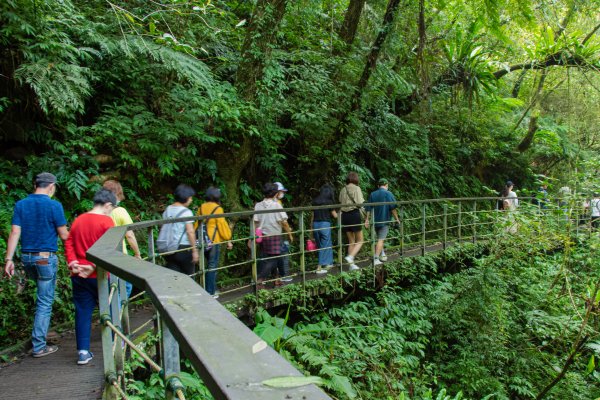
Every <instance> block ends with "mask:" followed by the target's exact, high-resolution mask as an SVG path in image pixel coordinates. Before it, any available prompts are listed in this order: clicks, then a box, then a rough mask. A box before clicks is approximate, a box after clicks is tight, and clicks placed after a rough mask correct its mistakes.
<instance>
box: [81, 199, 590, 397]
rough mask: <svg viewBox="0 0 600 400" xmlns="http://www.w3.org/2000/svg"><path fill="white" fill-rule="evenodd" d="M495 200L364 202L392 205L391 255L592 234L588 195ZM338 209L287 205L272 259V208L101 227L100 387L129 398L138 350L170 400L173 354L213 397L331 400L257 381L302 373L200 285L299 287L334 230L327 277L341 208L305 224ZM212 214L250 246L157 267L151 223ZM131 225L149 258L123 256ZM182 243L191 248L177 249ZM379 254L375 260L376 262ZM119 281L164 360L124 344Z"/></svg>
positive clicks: (370, 248) (175, 388) (367, 249)
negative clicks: (554, 233)
mask: <svg viewBox="0 0 600 400" xmlns="http://www.w3.org/2000/svg"><path fill="white" fill-rule="evenodd" d="M502 200H503V199H501V198H498V197H483V198H457V199H433V200H418V201H399V202H395V203H371V204H365V205H368V206H370V207H378V206H388V205H394V206H395V207H396V210H397V212H398V216H399V222H396V221H390V231H389V234H388V235H387V237H386V238H385V240H384V243H385V252H386V254H387V255H388V256H394V257H402V256H415V255H424V254H425V253H427V252H430V251H437V250H444V249H446V248H447V247H448V246H450V245H453V244H460V243H464V242H476V241H480V240H489V239H490V238H495V237H497V236H498V235H499V234H500V233H505V234H506V233H509V234H513V233H517V232H518V231H519V230H524V229H534V230H535V231H536V232H539V233H540V234H543V231H544V227H545V226H547V225H548V224H558V225H561V226H564V227H566V228H567V229H569V230H574V231H575V233H580V230H583V231H585V232H586V233H588V234H591V233H592V231H593V229H594V228H593V226H592V218H591V217H590V215H589V213H588V212H587V211H586V209H585V202H586V200H585V199H571V200H570V201H568V202H567V201H566V200H565V201H563V200H559V201H556V202H550V201H542V202H540V201H538V200H536V199H532V198H521V199H519V201H520V204H521V205H520V207H518V208H517V209H516V210H514V211H501V210H499V209H498V204H502ZM532 202H533V203H532ZM588 204H589V202H588ZM342 206H352V205H330V206H320V207H298V208H289V209H284V210H283V211H285V212H286V213H287V214H288V220H289V221H290V222H291V224H292V225H293V226H297V229H295V230H293V231H292V233H293V235H294V236H295V237H296V238H297V240H296V241H295V243H292V246H291V247H290V251H289V252H288V253H284V254H278V255H263V256H261V254H260V252H259V244H258V243H257V242H258V239H259V238H258V237H257V236H256V235H255V234H254V232H255V231H256V230H255V228H256V226H255V222H254V218H253V217H254V216H255V215H258V214H267V213H271V212H273V210H264V211H243V212H235V213H227V214H220V215H209V216H196V217H184V218H177V219H170V220H159V221H149V222H142V223H136V224H133V225H129V226H124V227H116V228H113V229H111V230H110V231H108V232H107V233H106V234H105V235H104V236H103V237H102V238H101V239H100V240H98V242H96V244H95V245H94V246H93V247H92V248H90V250H89V251H88V257H89V259H90V260H92V261H93V262H95V263H96V265H97V276H98V291H99V302H100V319H101V322H102V324H103V330H102V345H103V356H104V372H105V378H106V382H107V384H108V385H107V391H108V392H111V391H112V395H113V396H117V397H120V398H122V399H126V398H127V395H126V385H125V375H124V358H125V354H126V353H127V348H129V349H130V350H131V351H135V352H136V353H138V354H139V355H140V357H141V358H142V359H143V360H144V361H145V362H146V363H147V364H148V365H149V366H150V368H151V369H152V370H154V371H155V372H158V373H159V374H160V376H161V377H162V378H163V379H164V381H165V387H166V392H167V393H166V397H167V398H168V399H171V398H178V399H183V398H185V394H184V392H185V388H184V386H183V384H182V382H181V380H180V379H179V378H178V374H179V373H180V359H179V356H180V351H181V352H182V353H183V354H184V355H185V356H186V357H187V358H188V359H189V360H190V361H191V363H192V365H193V366H194V368H195V369H196V371H197V372H198V374H199V376H200V377H201V378H202V380H203V381H204V383H205V384H206V385H207V387H208V388H209V390H210V391H211V393H212V394H213V396H214V397H215V398H217V399H250V400H251V399H259V398H260V399H282V398H293V399H295V398H307V399H308V398H310V399H328V398H329V397H328V396H327V395H326V394H325V393H324V392H323V391H322V390H321V389H319V388H318V387H316V386H314V385H307V386H300V387H295V388H283V389H277V388H272V387H269V386H267V385H264V384H263V382H265V381H266V380H267V379H270V378H273V377H279V376H296V377H300V376H302V374H301V373H300V372H299V371H297V370H296V369H295V368H294V367H293V366H292V365H291V364H290V363H289V362H287V361H286V360H285V359H283V358H282V357H281V356H280V355H279V354H278V353H276V352H275V351H274V350H273V349H271V348H270V347H269V346H267V344H266V343H265V342H264V341H263V340H261V339H260V338H259V337H257V336H256V335H255V334H254V333H253V332H252V331H250V329H248V328H247V327H246V326H245V325H244V324H243V323H242V322H240V321H239V320H238V319H237V318H235V317H234V316H233V315H232V314H231V313H230V312H229V311H227V310H226V309H225V308H224V307H223V306H222V305H221V304H220V303H219V302H217V301H216V300H215V299H214V298H213V297H212V296H211V295H209V294H208V293H207V292H206V291H204V289H203V288H202V287H203V286H204V283H205V280H204V277H205V274H206V273H207V272H219V273H220V274H222V275H224V277H222V279H221V284H220V285H219V290H220V292H221V295H222V296H224V297H227V296H229V299H236V298H241V297H243V296H245V295H247V294H253V295H254V296H257V301H258V296H259V291H260V290H261V288H264V287H265V285H267V286H271V285H273V286H274V288H278V287H279V283H280V282H281V279H282V278H284V279H292V281H293V282H294V283H298V284H300V285H302V287H303V288H304V287H305V285H306V282H307V280H310V279H316V278H318V275H324V274H317V271H318V264H317V261H316V260H315V258H316V253H318V252H319V251H320V250H324V249H323V248H322V249H317V250H313V251H308V250H306V249H305V241H306V239H308V238H309V237H311V236H312V235H313V234H314V233H315V232H317V231H320V230H321V231H322V230H328V231H329V232H330V233H331V236H332V239H333V240H332V242H331V246H330V247H328V248H330V249H331V250H332V251H333V252H334V260H336V261H337V262H336V263H335V265H333V268H331V269H329V270H328V271H327V273H328V274H331V273H338V274H341V273H345V272H347V270H348V267H349V264H348V263H344V254H345V253H346V250H347V248H348V244H345V243H344V239H345V238H344V233H343V229H344V226H342V223H341V222H342V217H341V214H340V213H338V215H337V219H335V220H333V219H332V221H331V222H332V223H331V226H330V227H329V228H319V229H315V228H314V227H313V226H310V224H307V220H309V217H310V216H311V214H312V213H313V212H314V211H315V210H323V209H325V210H331V209H339V208H340V207H342ZM277 211H281V210H277ZM211 218H228V219H231V220H235V221H236V223H235V227H234V228H233V229H232V231H233V232H234V237H233V239H232V240H231V241H232V242H233V243H234V248H235V246H236V244H237V246H239V245H240V244H241V245H243V246H244V248H245V249H247V251H245V250H244V251H241V252H240V251H237V252H234V253H231V254H230V255H228V256H226V257H221V258H222V259H223V260H221V263H220V264H219V267H218V268H216V269H214V270H208V269H206V268H205V266H206V260H205V258H204V257H203V254H204V246H205V244H204V243H203V241H200V242H199V243H198V245H197V246H198V247H199V250H200V262H199V270H198V271H197V272H196V273H194V274H192V275H191V276H190V277H188V276H186V275H184V274H181V273H178V272H174V271H171V270H169V269H167V268H164V267H161V266H159V265H158V264H157V262H158V261H159V259H160V258H161V257H163V256H165V255H168V254H173V253H174V252H169V253H162V254H160V253H157V252H156V251H155V234H156V228H157V227H160V226H162V225H163V224H165V223H177V222H189V221H198V223H199V225H200V229H202V225H203V224H204V223H206V221H207V220H208V219H211ZM370 219H371V220H370V226H369V228H368V229H366V228H365V229H362V231H364V233H365V235H364V240H363V242H362V244H366V245H365V246H363V248H362V251H361V252H360V253H359V255H358V256H357V262H358V264H359V265H360V266H361V269H365V268H366V269H368V270H369V271H370V272H372V273H373V276H374V277H375V273H376V270H377V268H376V259H375V257H374V252H375V242H376V241H377V239H376V222H377V221H375V213H374V212H371V213H370ZM307 225H308V226H307ZM361 225H362V223H361ZM128 230H132V231H134V232H138V233H139V232H145V236H146V237H147V240H148V242H147V249H148V257H146V259H145V260H140V259H137V258H134V257H130V256H127V255H125V254H123V253H122V252H121V250H122V247H121V243H122V240H123V238H124V236H125V233H126V232H127V231H128ZM189 249H191V247H190V248H188V249H181V250H177V251H188V250H189ZM383 258H384V257H380V261H381V259H383ZM269 259H277V260H280V261H282V262H283V261H287V262H289V265H290V269H289V272H287V273H286V276H281V275H280V276H277V275H276V276H271V277H269V278H268V279H265V280H263V281H261V280H259V279H258V269H259V263H262V262H264V261H266V260H269ZM108 273H110V276H109V275H108ZM117 277H119V278H122V279H119V278H117ZM124 280H127V281H129V282H131V283H133V285H134V286H136V287H137V288H138V289H140V290H142V291H143V292H142V293H140V294H138V295H137V296H140V295H142V294H146V296H148V297H149V298H150V300H151V301H152V304H153V306H154V307H155V309H156V310H157V315H156V317H155V318H154V319H153V320H151V321H148V322H147V323H145V324H143V325H142V327H140V328H138V331H139V330H140V329H143V328H144V327H145V326H148V325H149V324H150V323H152V322H154V325H155V328H156V329H157V331H159V332H160V346H159V354H158V355H159V357H158V358H159V359H160V362H161V363H162V366H161V365H159V364H158V363H157V362H155V361H154V360H153V359H152V358H151V357H149V356H148V355H146V354H145V353H144V351H142V350H141V349H140V348H139V347H137V346H136V345H135V344H134V343H133V342H132V341H131V340H130V337H131V335H132V334H134V333H136V332H130V327H129V319H128V304H129V302H130V301H131V300H133V298H132V299H127V297H126V296H127V295H126V290H125V284H124ZM137 296H136V297H137ZM305 297H306V296H303V298H305ZM221 299H223V297H222V298H221ZM109 394H110V393H109ZM303 396H304V397H303Z"/></svg>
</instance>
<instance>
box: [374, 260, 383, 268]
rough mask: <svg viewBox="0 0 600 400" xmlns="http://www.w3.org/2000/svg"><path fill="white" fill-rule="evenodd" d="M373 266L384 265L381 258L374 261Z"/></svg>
mask: <svg viewBox="0 0 600 400" xmlns="http://www.w3.org/2000/svg"><path fill="white" fill-rule="evenodd" d="M373 265H375V266H378V265H383V263H382V262H381V261H380V260H379V258H376V259H375V261H373Z"/></svg>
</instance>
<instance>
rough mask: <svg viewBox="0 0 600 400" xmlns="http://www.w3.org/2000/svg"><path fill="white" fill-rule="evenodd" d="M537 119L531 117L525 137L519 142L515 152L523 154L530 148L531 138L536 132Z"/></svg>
mask: <svg viewBox="0 0 600 400" xmlns="http://www.w3.org/2000/svg"><path fill="white" fill-rule="evenodd" d="M537 121H538V117H537V116H532V117H531V118H530V119H529V128H528V129H527V135H526V136H525V137H524V138H523V140H521V143H519V145H518V146H517V150H518V151H519V152H521V153H523V152H525V151H526V150H527V149H529V147H531V143H533V138H534V136H535V133H536V132H537V130H538V124H537Z"/></svg>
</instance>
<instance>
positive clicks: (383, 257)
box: [379, 253, 387, 262]
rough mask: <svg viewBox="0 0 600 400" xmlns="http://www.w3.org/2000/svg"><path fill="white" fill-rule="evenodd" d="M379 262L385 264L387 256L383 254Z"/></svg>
mask: <svg viewBox="0 0 600 400" xmlns="http://www.w3.org/2000/svg"><path fill="white" fill-rule="evenodd" d="M379 260H381V261H384V262H385V261H387V256H386V255H385V254H383V253H381V255H380V256H379Z"/></svg>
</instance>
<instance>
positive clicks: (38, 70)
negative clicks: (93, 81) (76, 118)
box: [15, 59, 91, 116]
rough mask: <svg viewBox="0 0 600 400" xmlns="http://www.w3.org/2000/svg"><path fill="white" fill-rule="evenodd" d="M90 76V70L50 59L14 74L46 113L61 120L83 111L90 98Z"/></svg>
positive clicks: (27, 66)
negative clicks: (27, 86)
mask: <svg viewBox="0 0 600 400" xmlns="http://www.w3.org/2000/svg"><path fill="white" fill-rule="evenodd" d="M90 75H91V74H90V71H89V69H88V68H85V67H82V66H79V65H75V64H68V63H65V62H62V61H58V62H53V61H51V60H47V59H41V60H39V61H37V62H34V63H26V64H22V65H21V66H20V67H19V68H18V69H17V70H16V71H15V78H16V79H17V80H18V81H19V82H20V83H21V84H23V83H26V84H28V85H29V86H31V88H32V89H33V91H34V92H35V94H36V95H37V99H38V101H39V105H40V108H41V109H42V110H43V111H44V112H45V113H47V114H49V113H51V112H55V113H57V114H59V115H62V116H70V115H72V114H73V113H79V112H82V111H83V108H84V104H85V100H86V98H87V97H88V96H89V95H90V94H91V85H90Z"/></svg>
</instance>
